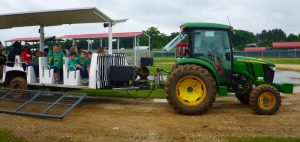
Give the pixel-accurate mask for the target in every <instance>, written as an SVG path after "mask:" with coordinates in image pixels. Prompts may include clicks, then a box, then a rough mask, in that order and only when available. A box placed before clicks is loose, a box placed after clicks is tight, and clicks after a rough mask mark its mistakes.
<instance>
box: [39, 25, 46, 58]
mask: <svg viewBox="0 0 300 142" xmlns="http://www.w3.org/2000/svg"><path fill="white" fill-rule="evenodd" d="M44 45H45V33H44V26H42V25H40V51H41V52H42V51H43V47H44Z"/></svg>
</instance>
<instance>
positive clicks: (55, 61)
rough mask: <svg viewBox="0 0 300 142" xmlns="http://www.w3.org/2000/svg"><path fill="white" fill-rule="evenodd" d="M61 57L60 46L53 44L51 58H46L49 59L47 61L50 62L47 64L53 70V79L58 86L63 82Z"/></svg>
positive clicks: (62, 54)
mask: <svg viewBox="0 0 300 142" xmlns="http://www.w3.org/2000/svg"><path fill="white" fill-rule="evenodd" d="M49 53H50V51H49ZM49 53H48V55H49ZM63 57H64V53H63V51H62V50H61V46H60V45H59V44H54V45H53V53H52V56H51V55H49V56H48V58H49V59H51V60H49V61H50V62H48V64H50V67H51V69H54V77H55V79H56V81H57V83H59V84H61V83H62V81H63V76H62V75H63V69H62V67H63Z"/></svg>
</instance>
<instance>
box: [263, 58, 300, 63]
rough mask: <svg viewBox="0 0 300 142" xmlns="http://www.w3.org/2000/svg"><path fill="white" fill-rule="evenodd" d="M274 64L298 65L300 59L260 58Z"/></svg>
mask: <svg viewBox="0 0 300 142" xmlns="http://www.w3.org/2000/svg"><path fill="white" fill-rule="evenodd" d="M262 59H264V60H266V61H269V62H271V63H274V64H300V58H262Z"/></svg>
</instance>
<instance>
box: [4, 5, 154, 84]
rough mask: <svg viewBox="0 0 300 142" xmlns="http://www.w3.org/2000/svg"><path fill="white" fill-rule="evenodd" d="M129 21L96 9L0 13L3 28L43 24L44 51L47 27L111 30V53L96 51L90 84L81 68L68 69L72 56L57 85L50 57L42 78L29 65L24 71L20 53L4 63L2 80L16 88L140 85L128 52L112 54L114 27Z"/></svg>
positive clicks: (42, 67)
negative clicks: (98, 26) (101, 25)
mask: <svg viewBox="0 0 300 142" xmlns="http://www.w3.org/2000/svg"><path fill="white" fill-rule="evenodd" d="M126 20H127V19H124V20H112V19H111V18H109V17H108V16H106V15H105V14H104V13H102V12H101V11H99V10H98V9H96V8H83V9H69V10H55V11H43V12H28V13H17V14H8V15H0V29H6V28H14V27H24V26H40V30H39V32H40V50H42V47H43V46H44V37H45V36H44V28H45V27H47V26H55V25H62V24H79V23H104V27H108V33H109V38H108V39H109V44H108V45H109V50H108V54H98V53H94V54H93V55H92V59H91V66H90V72H89V82H88V84H83V83H82V81H81V76H80V72H79V71H78V70H77V71H69V70H68V68H69V67H68V61H69V58H64V59H63V60H64V61H63V84H57V83H56V82H55V77H54V70H53V69H50V67H49V66H48V64H47V57H40V58H39V78H38V77H36V76H35V73H34V69H33V67H32V66H28V67H26V69H25V70H24V68H23V64H24V63H22V62H21V59H20V57H19V56H16V58H15V62H14V63H13V66H4V69H3V78H2V82H1V83H3V84H4V85H7V86H9V87H11V88H16V89H27V88H28V87H29V86H41V87H44V86H45V87H61V88H79V89H85V88H89V89H102V88H124V87H127V88H128V87H132V85H130V84H129V82H131V83H133V84H134V87H139V86H140V85H142V83H143V82H144V81H141V82H140V81H136V78H137V73H136V67H134V66H130V65H128V63H127V59H126V55H124V54H112V26H113V25H115V24H117V23H120V22H125V21H126ZM15 21H18V22H15ZM10 64H11V63H10ZM151 64H153V60H151V59H150V60H149V59H148V60H147V59H146V60H144V61H142V62H141V66H143V67H145V66H148V65H151ZM146 74H147V73H146Z"/></svg>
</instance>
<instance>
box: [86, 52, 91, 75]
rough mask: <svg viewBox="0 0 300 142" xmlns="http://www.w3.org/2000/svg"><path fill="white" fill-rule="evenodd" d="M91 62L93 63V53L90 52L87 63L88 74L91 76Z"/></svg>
mask: <svg viewBox="0 0 300 142" xmlns="http://www.w3.org/2000/svg"><path fill="white" fill-rule="evenodd" d="M91 61H92V52H91V51H89V52H88V53H87V62H86V64H87V72H88V74H90V66H91Z"/></svg>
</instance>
